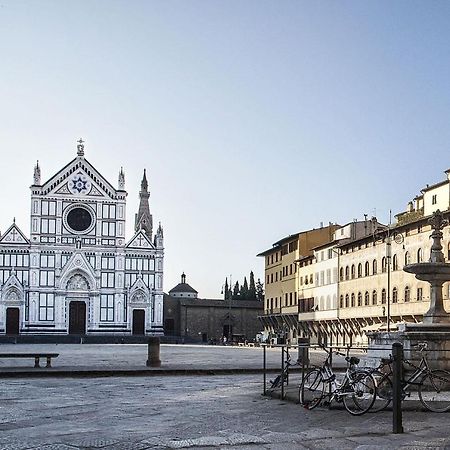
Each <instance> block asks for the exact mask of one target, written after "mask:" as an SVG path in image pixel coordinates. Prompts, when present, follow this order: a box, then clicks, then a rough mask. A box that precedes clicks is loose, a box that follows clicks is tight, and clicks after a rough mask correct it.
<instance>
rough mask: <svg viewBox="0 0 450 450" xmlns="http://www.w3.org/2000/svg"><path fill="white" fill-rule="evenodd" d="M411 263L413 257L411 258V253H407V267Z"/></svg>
mask: <svg viewBox="0 0 450 450" xmlns="http://www.w3.org/2000/svg"><path fill="white" fill-rule="evenodd" d="M410 263H411V256H410V254H409V252H406V253H405V266H406V265H407V264H410Z"/></svg>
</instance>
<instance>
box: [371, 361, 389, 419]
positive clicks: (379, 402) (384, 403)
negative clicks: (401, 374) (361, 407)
mask: <svg viewBox="0 0 450 450" xmlns="http://www.w3.org/2000/svg"><path fill="white" fill-rule="evenodd" d="M372 375H373V377H374V378H375V381H376V383H377V395H376V397H375V402H374V404H373V405H372V408H370V412H378V411H383V410H384V409H386V408H387V407H388V406H389V403H391V401H392V395H393V387H392V381H391V379H390V378H389V375H387V374H386V373H383V372H380V371H378V370H376V371H375V372H372Z"/></svg>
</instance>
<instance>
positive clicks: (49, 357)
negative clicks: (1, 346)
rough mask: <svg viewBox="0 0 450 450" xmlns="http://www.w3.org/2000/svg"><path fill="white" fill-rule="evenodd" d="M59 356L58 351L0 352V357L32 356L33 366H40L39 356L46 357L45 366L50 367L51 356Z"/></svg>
mask: <svg viewBox="0 0 450 450" xmlns="http://www.w3.org/2000/svg"><path fill="white" fill-rule="evenodd" d="M58 356H59V353H0V358H7V359H10V358H34V367H41V366H40V364H39V360H40V358H47V364H46V366H45V367H52V358H56V357H58Z"/></svg>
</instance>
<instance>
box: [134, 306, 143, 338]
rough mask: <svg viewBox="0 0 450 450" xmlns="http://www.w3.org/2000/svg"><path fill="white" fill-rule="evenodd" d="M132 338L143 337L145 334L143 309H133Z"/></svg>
mask: <svg viewBox="0 0 450 450" xmlns="http://www.w3.org/2000/svg"><path fill="white" fill-rule="evenodd" d="M132 333H133V336H143V335H144V334H145V311H144V310H143V309H133V330H132Z"/></svg>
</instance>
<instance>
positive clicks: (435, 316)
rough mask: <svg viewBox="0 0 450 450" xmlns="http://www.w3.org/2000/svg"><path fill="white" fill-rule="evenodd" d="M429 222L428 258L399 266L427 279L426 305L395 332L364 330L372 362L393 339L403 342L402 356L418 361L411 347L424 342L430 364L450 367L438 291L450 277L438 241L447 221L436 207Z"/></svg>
mask: <svg viewBox="0 0 450 450" xmlns="http://www.w3.org/2000/svg"><path fill="white" fill-rule="evenodd" d="M429 222H430V223H431V226H432V228H433V232H432V233H431V238H432V239H433V244H432V246H431V254H430V259H429V261H428V262H418V263H416V264H408V265H407V266H405V267H404V269H403V270H404V271H405V272H409V273H413V274H415V276H416V278H417V279H418V280H422V281H427V282H428V283H430V308H429V310H428V311H427V312H426V313H425V314H424V317H423V322H422V323H403V324H398V327H397V329H398V331H397V332H395V333H384V332H374V333H368V338H369V352H368V356H369V358H370V359H371V362H372V363H373V364H374V365H375V364H376V362H375V361H376V360H379V358H380V357H388V356H389V354H390V353H391V350H390V349H391V348H392V344H393V343H394V342H400V343H401V344H403V349H404V357H405V359H408V360H411V361H414V360H415V361H416V362H419V361H420V359H421V355H420V352H419V351H418V350H417V349H415V348H414V347H415V346H417V344H419V343H421V342H426V343H427V360H428V362H429V363H430V366H431V367H433V368H435V369H446V370H450V315H449V313H448V312H447V311H445V309H444V303H443V295H442V286H443V284H444V283H445V282H446V281H449V280H450V264H449V263H446V262H445V258H444V254H443V253H442V245H441V239H442V232H441V230H442V229H443V227H444V226H445V225H447V223H448V222H447V220H444V217H443V214H442V213H441V212H440V211H439V210H437V211H436V212H435V213H434V214H433V216H432V217H431V219H430V220H429Z"/></svg>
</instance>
